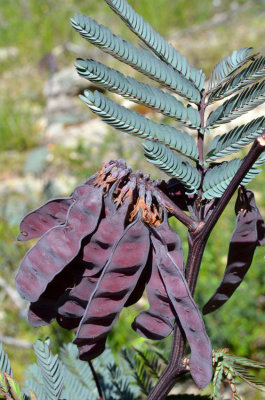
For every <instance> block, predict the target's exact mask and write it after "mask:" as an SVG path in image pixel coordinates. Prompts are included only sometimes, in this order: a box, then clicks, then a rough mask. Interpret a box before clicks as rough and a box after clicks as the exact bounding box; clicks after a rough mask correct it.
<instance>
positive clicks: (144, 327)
mask: <svg viewBox="0 0 265 400" xmlns="http://www.w3.org/2000/svg"><path fill="white" fill-rule="evenodd" d="M151 268H152V274H151V277H150V280H149V281H148V283H147V286H146V293H147V299H148V303H149V309H148V310H146V311H142V312H141V313H140V314H139V315H138V316H137V317H136V318H135V320H134V321H133V323H132V328H133V329H134V330H135V331H136V333H138V335H140V336H142V337H144V338H147V339H152V340H161V339H164V338H165V337H167V336H168V335H170V333H171V332H172V330H173V327H174V323H173V322H174V319H175V316H174V312H173V309H172V306H171V302H170V300H169V298H168V294H167V292H166V289H165V286H164V283H163V281H162V279H161V276H160V273H159V271H158V267H157V263H156V257H155V252H154V251H153V257H152V267H151Z"/></svg>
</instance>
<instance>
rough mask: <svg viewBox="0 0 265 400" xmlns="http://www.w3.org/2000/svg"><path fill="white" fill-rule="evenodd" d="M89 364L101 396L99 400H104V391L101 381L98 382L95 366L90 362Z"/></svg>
mask: <svg viewBox="0 0 265 400" xmlns="http://www.w3.org/2000/svg"><path fill="white" fill-rule="evenodd" d="M88 364H89V367H90V369H91V372H92V375H93V378H94V381H95V383H96V386H97V390H98V395H99V400H104V398H103V394H102V390H101V387H100V383H99V380H98V376H97V373H96V371H95V369H94V366H93V364H92V361H88Z"/></svg>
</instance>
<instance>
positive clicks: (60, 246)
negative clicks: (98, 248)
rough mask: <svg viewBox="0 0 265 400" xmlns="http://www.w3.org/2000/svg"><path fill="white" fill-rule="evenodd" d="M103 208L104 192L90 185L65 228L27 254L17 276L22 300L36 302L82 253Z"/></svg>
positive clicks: (49, 234) (51, 232) (50, 233)
mask: <svg viewBox="0 0 265 400" xmlns="http://www.w3.org/2000/svg"><path fill="white" fill-rule="evenodd" d="M101 208H102V189H101V188H95V187H93V186H89V185H87V192H86V195H84V196H82V197H80V198H79V199H78V200H76V202H75V203H73V205H72V206H71V207H70V208H69V212H68V215H67V220H66V223H65V224H64V225H61V226H56V227H54V228H52V229H50V230H49V231H48V232H46V233H45V234H44V235H43V236H42V237H41V238H40V239H39V240H38V242H37V243H36V244H35V246H33V247H32V248H31V249H30V250H29V251H28V252H27V253H26V255H25V257H24V259H23V260H22V263H21V265H20V268H19V270H18V273H17V275H16V287H17V289H18V291H19V293H20V295H21V297H23V298H25V299H26V300H29V301H30V302H35V301H37V300H38V299H39V297H40V296H41V294H42V293H43V292H44V291H45V289H46V287H47V285H48V283H49V282H51V280H52V279H53V278H54V277H55V276H56V275H57V274H58V273H59V272H61V271H62V270H63V269H64V267H65V266H66V265H67V264H69V263H70V262H71V261H72V259H73V258H74V257H75V256H76V255H77V253H78V252H79V250H80V246H81V241H82V239H83V238H84V237H85V236H87V235H89V234H91V233H93V232H94V230H95V229H96V227H97V224H98V219H99V217H100V213H101Z"/></svg>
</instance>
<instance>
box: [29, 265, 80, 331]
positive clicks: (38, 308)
mask: <svg viewBox="0 0 265 400" xmlns="http://www.w3.org/2000/svg"><path fill="white" fill-rule="evenodd" d="M76 272H77V271H76V269H73V268H71V264H69V265H68V266H67V267H66V268H64V270H63V271H62V272H61V273H59V274H58V275H56V276H55V278H54V279H53V280H52V281H51V282H50V283H49V284H48V286H47V288H46V290H45V291H44V293H43V294H42V295H41V296H40V298H39V299H38V300H37V301H36V302H35V303H31V304H30V307H29V310H28V321H29V323H30V324H31V325H32V326H35V327H38V326H43V325H47V324H50V323H51V322H52V321H53V320H54V318H56V315H57V306H56V303H57V301H58V299H59V297H60V296H61V294H62V293H64V292H65V290H66V289H67V287H71V285H73V282H74V281H75V280H76V277H75V275H76Z"/></svg>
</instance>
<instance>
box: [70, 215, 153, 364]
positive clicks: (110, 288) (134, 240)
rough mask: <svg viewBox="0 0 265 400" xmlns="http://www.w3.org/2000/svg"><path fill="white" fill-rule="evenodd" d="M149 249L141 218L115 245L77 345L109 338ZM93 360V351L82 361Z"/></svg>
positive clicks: (146, 229) (93, 296) (77, 339)
mask: <svg viewBox="0 0 265 400" xmlns="http://www.w3.org/2000/svg"><path fill="white" fill-rule="evenodd" d="M149 248H150V235H149V230H148V228H147V227H146V226H145V225H144V223H143V222H142V221H141V219H140V216H139V215H138V217H137V219H135V220H134V221H133V222H132V223H131V224H130V225H128V226H127V228H126V229H125V231H124V234H123V235H122V237H121V238H120V240H119V241H118V242H117V243H116V244H115V248H114V249H113V252H112V256H111V257H110V259H109V261H108V263H107V264H106V266H105V267H104V269H103V271H102V274H101V277H100V279H99V280H98V282H97V285H96V288H95V290H94V292H93V293H92V295H91V296H90V299H89V302H88V305H87V308H86V311H85V314H84V316H83V318H82V320H81V322H80V325H79V328H78V331H77V334H76V338H75V340H74V343H76V344H77V345H78V346H79V344H81V345H82V346H83V345H84V344H90V343H95V342H99V341H101V340H102V339H105V338H106V336H107V334H108V333H109V331H110V330H111V328H112V326H113V325H114V323H115V322H116V320H117V318H118V316H119V314H120V312H121V310H122V308H123V306H124V304H125V303H126V301H127V300H128V298H129V296H130V294H131V293H132V291H133V290H134V288H135V286H136V284H137V281H138V280H139V277H140V275H141V273H142V271H143V269H144V267H145V265H146V262H147V259H148V254H149ZM93 357H94V355H93V353H91V352H90V350H88V351H87V352H86V353H83V354H82V359H86V360H89V359H91V358H93Z"/></svg>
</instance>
